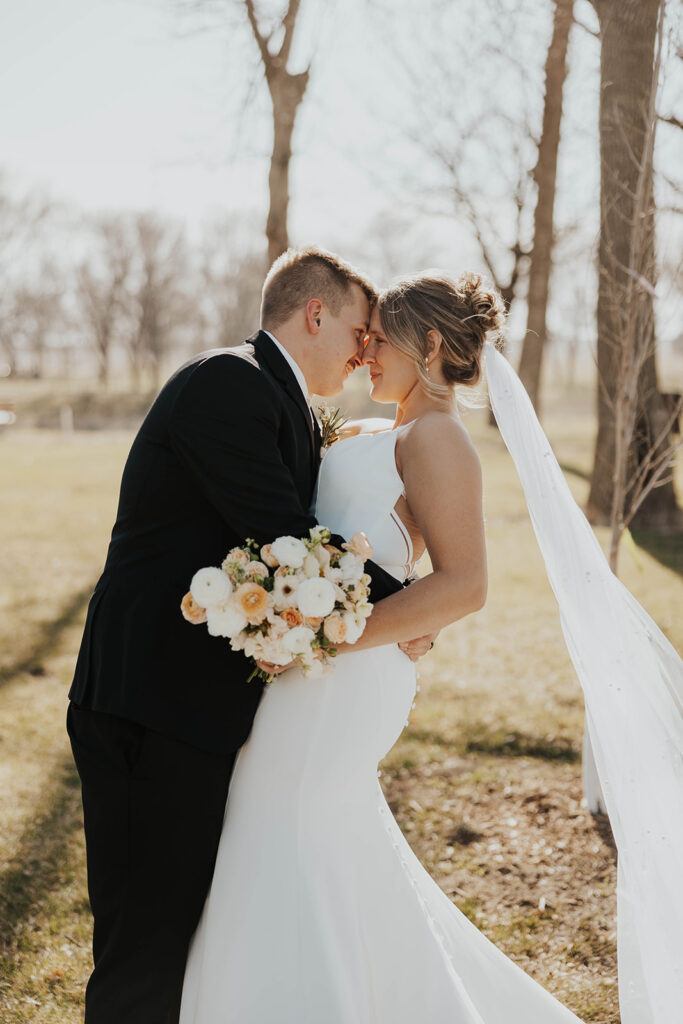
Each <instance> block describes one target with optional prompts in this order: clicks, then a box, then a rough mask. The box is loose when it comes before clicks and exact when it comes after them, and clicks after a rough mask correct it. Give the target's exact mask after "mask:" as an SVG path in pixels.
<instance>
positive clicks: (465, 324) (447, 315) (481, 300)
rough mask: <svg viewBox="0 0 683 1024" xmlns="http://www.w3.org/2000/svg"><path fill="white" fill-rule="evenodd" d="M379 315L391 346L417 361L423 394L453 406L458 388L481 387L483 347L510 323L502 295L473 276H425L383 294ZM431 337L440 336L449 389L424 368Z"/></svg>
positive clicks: (403, 283)
mask: <svg viewBox="0 0 683 1024" xmlns="http://www.w3.org/2000/svg"><path fill="white" fill-rule="evenodd" d="M377 309H378V311H379V319H380V323H381V325H382V331H383V333H384V334H385V336H386V338H387V341H389V342H390V344H392V345H393V346H394V348H397V349H398V350H399V351H400V352H403V353H404V355H407V356H410V357H411V358H412V359H414V360H415V365H416V367H417V374H418V378H419V381H420V384H421V386H422V388H423V390H424V391H425V393H426V394H427V395H429V396H430V398H435V399H438V400H450V399H451V398H452V393H453V387H454V386H455V385H458V384H464V385H467V386H469V387H471V386H473V385H475V384H477V383H478V381H479V379H480V377H481V362H482V358H481V357H482V349H483V347H484V342H485V341H486V339H487V337H488V336H489V335H492V336H493V337H492V338H491V340H493V341H496V340H497V339H498V338H499V337H500V335H501V332H502V329H503V325H504V323H505V305H504V303H503V300H502V298H501V297H500V295H499V294H498V293H497V292H496V291H495V290H494V289H493V288H490V287H489V286H487V285H486V284H485V283H484V281H483V279H482V278H481V277H480V275H479V274H471V273H467V274H462V275H461V276H460V277H459V278H458V279H457V280H453V279H452V278H450V277H448V276H447V275H446V274H444V273H442V272H441V271H431V270H429V271H424V272H423V273H421V274H417V275H415V277H410V278H406V279H405V280H403V281H399V282H398V284H395V285H392V286H391V287H390V288H387V289H385V291H383V292H381V293H380V296H379V299H378V301H377ZM430 331H438V332H439V334H440V335H441V339H442V341H441V349H440V353H439V354H440V356H441V369H442V373H443V376H444V379H445V381H446V384H445V385H444V384H439V383H438V382H437V381H433V380H431V379H430V377H429V374H428V373H427V370H426V368H425V360H426V358H427V355H428V354H429V347H430V346H429V338H428V337H427V335H428V334H429V332H430Z"/></svg>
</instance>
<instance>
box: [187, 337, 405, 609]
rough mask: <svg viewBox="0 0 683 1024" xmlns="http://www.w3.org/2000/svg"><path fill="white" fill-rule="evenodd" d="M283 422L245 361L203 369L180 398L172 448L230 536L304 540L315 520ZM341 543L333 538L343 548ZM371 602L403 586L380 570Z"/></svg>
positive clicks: (222, 361) (218, 361)
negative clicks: (292, 464) (291, 464)
mask: <svg viewBox="0 0 683 1024" xmlns="http://www.w3.org/2000/svg"><path fill="white" fill-rule="evenodd" d="M281 415H282V412H281V407H280V406H279V403H278V401H277V395H276V394H275V392H274V390H273V387H272V385H271V384H270V382H269V381H268V380H267V378H265V376H264V374H263V373H262V372H261V371H260V370H259V369H257V368H256V367H255V366H254V365H253V364H251V363H250V362H248V361H247V360H245V359H243V358H240V357H238V356H233V355H227V354H226V355H222V356H214V357H213V358H211V359H208V360H206V361H205V362H204V363H200V364H198V366H197V368H196V369H195V370H194V371H193V373H192V374H191V376H190V377H189V379H188V381H187V382H186V383H185V384H184V386H183V388H182V390H181V392H180V393H179V395H178V396H177V398H176V400H175V403H174V406H173V409H172V411H171V415H170V419H169V428H168V429H169V438H170V443H171V446H172V448H173V450H174V451H175V453H176V455H177V456H178V458H179V459H180V460H181V462H182V463H183V464H184V465H185V467H186V468H187V469H188V471H189V472H190V474H191V475H192V476H193V477H194V478H195V480H196V482H197V485H198V486H199V488H200V489H201V491H202V493H203V494H204V495H205V496H206V497H207V499H208V500H209V501H210V502H211V504H212V505H213V506H214V507H215V508H216V509H217V510H218V512H219V514H220V515H221V517H222V518H223V519H224V521H225V523H226V525H227V526H228V527H229V528H230V530H231V531H233V532H234V533H236V534H237V536H239V537H240V538H242V539H243V540H245V539H246V538H247V537H253V538H254V540H256V541H257V543H258V544H259V545H262V544H265V543H268V542H269V541H272V540H274V539H275V538H276V537H280V536H284V535H290V536H293V537H305V536H307V535H308V531H309V530H310V529H311V527H313V526H316V525H317V521H316V519H315V518H314V517H313V516H312V515H310V514H309V512H308V511H307V510H306V509H305V508H304V507H303V505H302V502H301V498H300V497H299V494H298V491H297V488H296V485H295V483H294V480H293V478H292V474H291V472H290V470H289V468H288V467H287V465H286V464H285V462H284V461H283V459H282V454H281V452H280V448H279V445H278V433H279V418H280V416H281ZM343 539H344V538H342V537H335V538H334V542H335V543H337V544H339V543H341V542H342V541H343ZM366 571H367V572H368V573H369V575H370V576H371V578H372V584H371V588H370V589H371V598H372V600H373V601H379V600H381V599H382V598H383V597H387V596H388V595H389V594H392V593H395V592H396V591H398V590H400V589H401V584H400V583H399V582H398V581H397V580H396V579H394V577H393V576H391V575H390V574H389V573H387V572H385V571H384V570H383V569H382V568H380V567H379V566H378V565H375V563H374V562H367V563H366Z"/></svg>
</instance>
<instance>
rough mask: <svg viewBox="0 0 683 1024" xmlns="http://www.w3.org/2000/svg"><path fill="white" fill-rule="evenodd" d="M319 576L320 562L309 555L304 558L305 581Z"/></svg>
mask: <svg viewBox="0 0 683 1024" xmlns="http://www.w3.org/2000/svg"><path fill="white" fill-rule="evenodd" d="M319 575H320V562H319V561H318V559H317V558H316V557H315V555H313V554H311V552H310V551H309V553H308V554H307V555H306V557H305V558H304V576H306V578H307V579H309V580H312V579H313V578H314V577H315V576H319Z"/></svg>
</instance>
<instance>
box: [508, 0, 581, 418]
mask: <svg viewBox="0 0 683 1024" xmlns="http://www.w3.org/2000/svg"><path fill="white" fill-rule="evenodd" d="M573 6H574V0H555V15H554V20H553V35H552V39H551V42H550V46H549V47H548V54H547V57H546V63H545V104H544V108H543V128H542V132H541V141H540V144H539V147H538V160H537V162H536V167H535V169H534V180H535V182H536V186H537V189H538V197H537V200H536V210H535V213H534V242H533V249H532V253H531V266H530V269H529V295H528V299H527V305H528V312H527V325H526V333H525V335H524V345H523V348H522V357H521V361H520V366H519V375H520V377H521V380H522V383H523V384H524V386H525V388H526V390H527V392H528V393H529V397H530V398H531V401H532V402H533V405H534V408H535V409H536V411H537V412H538V409H539V386H540V380H541V362H542V358H543V349H544V346H545V341H546V310H547V306H548V287H549V283H550V271H551V267H552V248H553V208H554V205H555V182H556V178H557V152H558V149H559V145H560V124H561V121H562V90H563V87H564V81H565V78H566V77H567V46H568V43H569V30H570V28H571V25H572V8H573Z"/></svg>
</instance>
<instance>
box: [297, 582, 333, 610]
mask: <svg viewBox="0 0 683 1024" xmlns="http://www.w3.org/2000/svg"><path fill="white" fill-rule="evenodd" d="M296 597H297V604H298V605H299V611H300V612H301V614H302V615H303V616H304V618H306V619H318V618H320V617H321V616H323V615H329V614H330V612H331V611H332V609H333V608H334V599H335V594H334V587H333V585H332V584H331V583H330V581H329V580H326V579H323V578H322V577H320V576H319V577H318V578H317V579H313V580H304V582H303V583H302V584H300V586H299V589H298V590H297V592H296Z"/></svg>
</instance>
